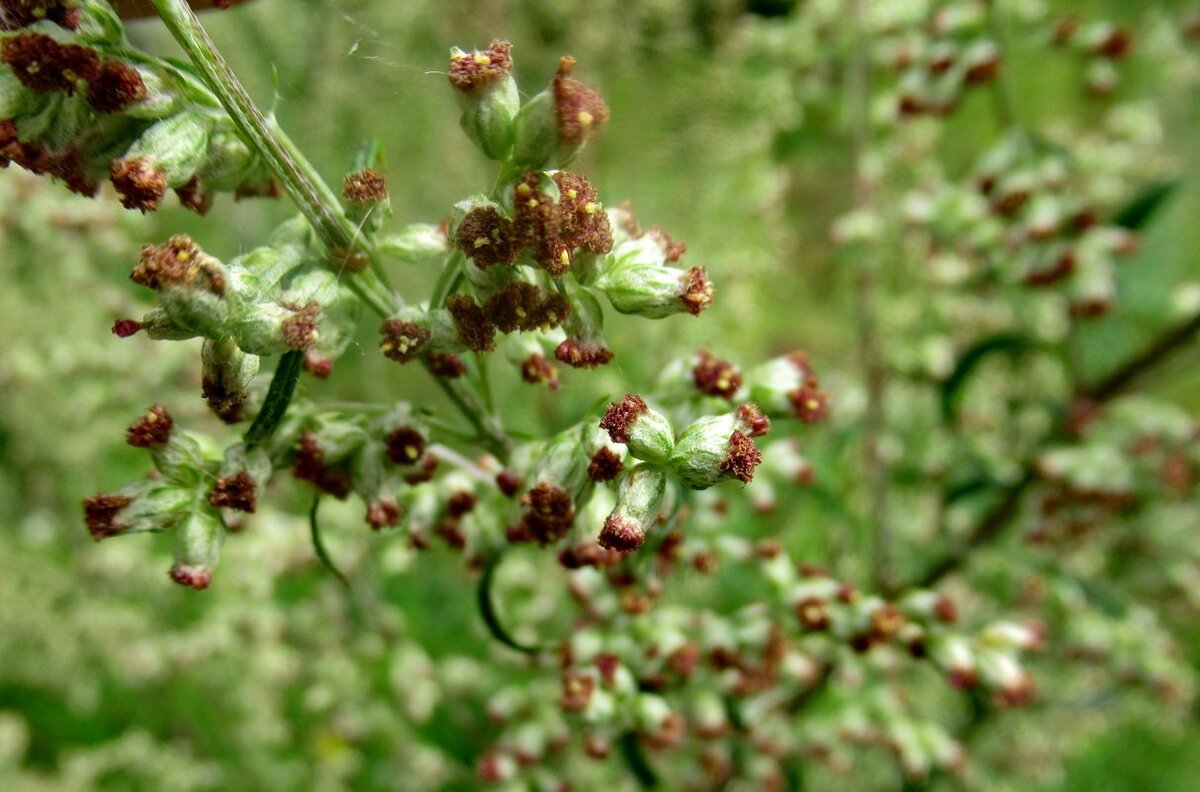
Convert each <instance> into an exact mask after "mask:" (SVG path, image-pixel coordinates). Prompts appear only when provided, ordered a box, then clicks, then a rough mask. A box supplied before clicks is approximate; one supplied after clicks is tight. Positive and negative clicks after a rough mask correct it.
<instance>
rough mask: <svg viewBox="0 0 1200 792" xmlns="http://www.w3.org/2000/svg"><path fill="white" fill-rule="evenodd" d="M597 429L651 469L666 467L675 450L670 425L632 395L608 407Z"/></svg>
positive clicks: (662, 416)
mask: <svg viewBox="0 0 1200 792" xmlns="http://www.w3.org/2000/svg"><path fill="white" fill-rule="evenodd" d="M600 428H601V429H603V430H605V431H606V432H608V436H609V437H610V438H611V439H612V441H613V442H614V443H624V444H625V446H626V447H627V448H628V449H629V453H630V454H631V455H633V456H634V457H636V458H637V459H641V460H643V461H645V462H650V463H652V464H655V465H663V464H666V462H667V460H668V458H669V457H670V456H671V451H672V450H673V449H674V447H675V432H674V430H673V429H672V428H671V422H670V421H668V420H667V418H666V416H664V415H663V414H662V413H660V412H658V411H656V410H652V409H650V407H649V406H647V404H646V402H644V401H643V400H642V398H641V397H640V396H635V395H633V394H632V393H631V394H628V395H626V396H625V398H624V399H622V400H621V401H619V402H613V403H612V404H610V405H609V406H608V411H607V412H606V413H605V414H604V418H603V419H601V421H600Z"/></svg>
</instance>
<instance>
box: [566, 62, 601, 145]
mask: <svg viewBox="0 0 1200 792" xmlns="http://www.w3.org/2000/svg"><path fill="white" fill-rule="evenodd" d="M574 70H575V59H574V58H572V57H570V56H569V55H568V56H565V57H563V58H561V59H560V60H559V62H558V73H557V74H556V75H555V76H554V109H555V112H556V114H557V116H558V138H559V140H561V141H562V142H563V143H564V144H566V145H568V146H579V145H582V144H583V143H584V142H585V141H586V140H587V139H588V138H590V137H592V135H595V134H596V132H598V131H599V130H600V127H602V126H603V125H604V124H605V123H606V122H607V121H608V117H609V111H608V105H606V104H605V103H604V100H603V99H601V98H600V94H598V93H596V92H595V91H593V90H592V89H591V88H589V87H587V86H586V85H584V84H583V83H581V82H580V81H579V80H576V79H574V78H573V77H571V73H572V72H573V71H574Z"/></svg>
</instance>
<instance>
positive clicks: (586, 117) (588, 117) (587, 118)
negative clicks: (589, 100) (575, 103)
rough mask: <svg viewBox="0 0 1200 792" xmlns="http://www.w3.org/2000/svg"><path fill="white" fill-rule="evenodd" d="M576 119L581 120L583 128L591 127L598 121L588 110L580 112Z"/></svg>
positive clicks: (580, 123)
mask: <svg viewBox="0 0 1200 792" xmlns="http://www.w3.org/2000/svg"><path fill="white" fill-rule="evenodd" d="M576 118H577V119H578V120H579V125H580V126H583V127H590V126H591V125H592V124H593V123H594V122H595V120H596V119H595V118H593V117H592V114H591V113H589V112H588V111H587V110H580V111H579V115H578V116H576Z"/></svg>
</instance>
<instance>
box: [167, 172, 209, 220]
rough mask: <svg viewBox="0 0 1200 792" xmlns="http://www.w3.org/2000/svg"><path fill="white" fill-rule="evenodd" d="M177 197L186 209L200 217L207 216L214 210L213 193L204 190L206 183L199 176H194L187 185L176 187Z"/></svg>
mask: <svg viewBox="0 0 1200 792" xmlns="http://www.w3.org/2000/svg"><path fill="white" fill-rule="evenodd" d="M175 195H176V196H177V197H178V198H179V203H180V204H181V205H182V206H183V207H184V208H185V209H191V210H192V211H193V212H195V213H196V214H198V215H206V214H208V210H209V209H212V205H213V197H212V193H210V192H208V191H207V190H205V189H204V183H203V182H202V181H201V180H200V177H199V176H193V177H192V178H190V179H188V182H187V184H185V185H183V186H182V187H176V188H175Z"/></svg>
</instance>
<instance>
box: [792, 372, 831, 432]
mask: <svg viewBox="0 0 1200 792" xmlns="http://www.w3.org/2000/svg"><path fill="white" fill-rule="evenodd" d="M788 398H789V399H790V400H791V402H792V413H793V414H794V415H795V416H796V417H797V418H799V419H800V420H801V421H804V423H808V424H811V423H817V422H818V421H821V420H822V419H824V418H825V416H826V414H827V413H828V412H829V396H828V395H827V394H826V393H825V392H824V391H823V390H820V389H819V388H818V387H817V384H816V381H815V379H810V380H808V381H806V382H805V383H804V384H803V385H801V386H800V387H799V388H797V389H796V390H794V391H792V392H791V393H789V394H788Z"/></svg>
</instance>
